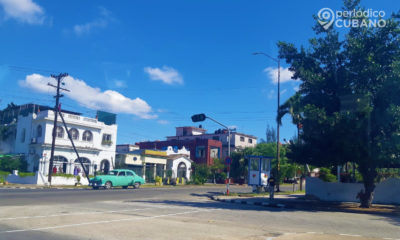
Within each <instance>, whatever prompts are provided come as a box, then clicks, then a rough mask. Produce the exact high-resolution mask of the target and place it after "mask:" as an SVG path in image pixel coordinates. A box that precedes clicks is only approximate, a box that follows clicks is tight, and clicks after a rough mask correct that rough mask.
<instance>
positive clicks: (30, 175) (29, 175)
mask: <svg viewBox="0 0 400 240" xmlns="http://www.w3.org/2000/svg"><path fill="white" fill-rule="evenodd" d="M18 176H20V177H32V176H35V173H34V172H20V173H18Z"/></svg>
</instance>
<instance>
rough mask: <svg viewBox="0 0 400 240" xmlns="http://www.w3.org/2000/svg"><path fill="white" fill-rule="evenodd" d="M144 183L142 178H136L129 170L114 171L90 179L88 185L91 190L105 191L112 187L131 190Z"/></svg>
mask: <svg viewBox="0 0 400 240" xmlns="http://www.w3.org/2000/svg"><path fill="white" fill-rule="evenodd" d="M144 183H145V181H144V179H143V178H142V177H140V176H138V175H137V174H136V173H135V172H134V171H132V170H129V169H114V170H112V171H110V172H109V173H108V174H107V175H98V176H96V177H94V178H91V179H90V183H89V185H90V186H92V187H93V189H98V188H99V187H104V188H105V189H111V188H113V187H122V188H124V189H126V188H128V187H129V186H133V188H139V187H140V185H141V184H144Z"/></svg>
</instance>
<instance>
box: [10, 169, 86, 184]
mask: <svg viewBox="0 0 400 240" xmlns="http://www.w3.org/2000/svg"><path fill="white" fill-rule="evenodd" d="M6 181H7V182H9V183H16V184H37V185H40V186H43V185H47V183H48V181H47V176H46V175H44V174H42V173H40V172H36V174H35V176H29V177H20V176H18V175H14V174H9V175H8V176H7V178H6ZM76 182H77V180H76V178H75V177H73V178H66V177H58V176H56V177H52V178H51V184H52V185H53V186H61V185H66V186H74V185H75V183H76ZM80 183H81V184H82V185H88V184H89V182H88V180H87V179H86V178H84V177H82V176H81V180H80Z"/></svg>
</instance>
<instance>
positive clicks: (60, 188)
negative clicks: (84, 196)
mask: <svg viewBox="0 0 400 240" xmlns="http://www.w3.org/2000/svg"><path fill="white" fill-rule="evenodd" d="M0 189H31V190H32V189H59V190H62V189H66V190H78V189H79V190H87V189H89V188H72V187H71V188H62V187H0Z"/></svg>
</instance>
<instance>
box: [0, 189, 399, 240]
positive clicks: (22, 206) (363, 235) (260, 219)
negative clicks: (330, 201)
mask: <svg viewBox="0 0 400 240" xmlns="http://www.w3.org/2000/svg"><path fill="white" fill-rule="evenodd" d="M223 190H224V186H220V187H209V186H206V187H176V188H142V189H135V190H134V189H127V190H123V189H114V190H110V191H105V190H56V189H40V190H39V189H37V190H31V189H0V239H1V240H2V239H5V240H10V239H174V240H176V239H185V240H186V239H246V240H248V239H257V240H258V239H263V240H270V239H274V240H275V239H277V240H278V239H281V240H286V239H288V240H290V239H345V240H347V239H386V240H389V239H400V218H398V217H390V216H377V215H370V214H355V213H335V212H317V211H301V210H295V209H276V208H265V207H261V206H248V205H238V204H231V203H221V202H215V201H211V200H209V199H208V198H207V197H206V196H207V195H208V194H210V193H216V192H221V191H223ZM233 190H234V191H249V188H244V187H233Z"/></svg>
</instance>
